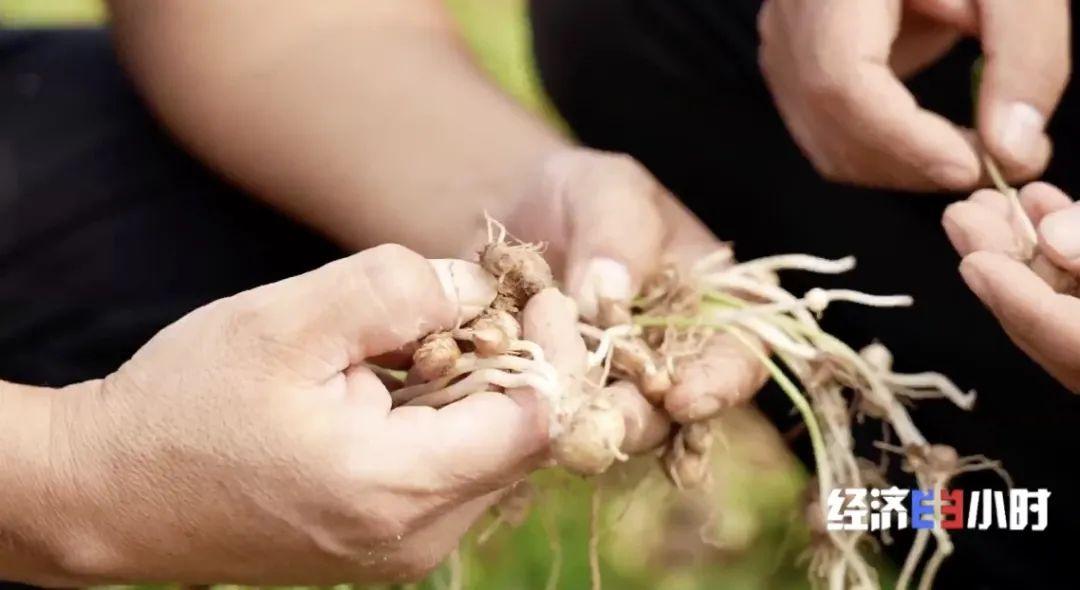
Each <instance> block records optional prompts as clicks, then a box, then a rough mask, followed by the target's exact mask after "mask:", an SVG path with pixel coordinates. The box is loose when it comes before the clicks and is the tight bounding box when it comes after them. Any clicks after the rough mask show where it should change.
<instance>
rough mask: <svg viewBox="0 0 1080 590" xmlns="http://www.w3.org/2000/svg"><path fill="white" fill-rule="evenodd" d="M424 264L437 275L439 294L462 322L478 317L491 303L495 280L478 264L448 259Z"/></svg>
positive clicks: (496, 287)
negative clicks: (455, 306) (454, 308)
mask: <svg viewBox="0 0 1080 590" xmlns="http://www.w3.org/2000/svg"><path fill="white" fill-rule="evenodd" d="M428 262H430V263H431V266H432V267H434V268H435V274H437V275H438V276H439V284H440V285H441V286H442V290H443V294H444V295H446V298H447V299H449V300H450V301H452V302H454V303H455V304H456V305H457V307H458V310H459V313H460V314H461V320H462V321H468V320H471V319H473V318H475V317H476V316H478V315H480V313H481V312H483V311H484V310H485V309H487V307H488V306H489V305H491V302H492V301H494V300H495V296H496V295H497V294H498V289H499V284H498V281H496V280H495V277H493V276H491V273H489V272H487V271H486V270H484V269H483V267H481V266H480V265H479V264H475V263H473V262H466V261H464V260H455V259H452V258H443V259H437V260H429V261H428Z"/></svg>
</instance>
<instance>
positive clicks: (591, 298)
mask: <svg viewBox="0 0 1080 590" xmlns="http://www.w3.org/2000/svg"><path fill="white" fill-rule="evenodd" d="M631 283H632V281H631V279H630V270H629V269H628V268H626V265H625V264H623V263H621V262H619V261H618V260H614V259H612V258H604V257H598V258H593V259H591V260H589V262H588V263H587V264H586V265H585V270H584V271H583V272H582V273H581V282H580V283H579V287H578V292H577V298H576V299H577V303H578V306H579V307H580V308H581V309H580V311H581V315H582V316H584V317H586V318H595V317H596V314H597V312H598V311H599V304H600V300H601V299H614V300H616V301H628V300H629V299H630V298H631V297H633V295H634V293H633V287H632V286H631Z"/></svg>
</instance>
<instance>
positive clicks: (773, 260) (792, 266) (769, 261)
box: [725, 254, 855, 275]
mask: <svg viewBox="0 0 1080 590" xmlns="http://www.w3.org/2000/svg"><path fill="white" fill-rule="evenodd" d="M853 268H855V257H854V256H845V257H843V258H840V259H838V260H830V259H828V258H820V257H818V256H811V255H809V254H780V255H777V256H765V257H763V258H758V259H756V260H748V261H746V262H742V263H739V264H736V265H734V266H732V267H730V268H728V269H727V270H726V271H725V272H731V273H738V274H756V273H760V272H776V271H781V270H803V271H807V272H814V273H818V274H825V275H837V274H842V273H845V272H848V271H849V270H851V269H853Z"/></svg>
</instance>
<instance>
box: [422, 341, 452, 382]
mask: <svg viewBox="0 0 1080 590" xmlns="http://www.w3.org/2000/svg"><path fill="white" fill-rule="evenodd" d="M459 358H461V349H460V348H458V345H457V342H455V341H454V338H453V337H452V336H451V335H450V334H449V333H447V332H438V333H436V334H431V335H429V336H427V337H426V338H424V340H423V341H422V342H421V344H420V347H419V348H417V349H416V352H414V353H413V372H414V374H415V375H416V376H417V377H419V378H420V380H422V381H434V380H436V379H439V378H440V377H443V376H444V375H446V374H447V373H449V372H450V371H451V370H452V369H453V368H454V364H455V363H457V361H458V359H459Z"/></svg>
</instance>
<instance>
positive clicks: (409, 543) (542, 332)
mask: <svg viewBox="0 0 1080 590" xmlns="http://www.w3.org/2000/svg"><path fill="white" fill-rule="evenodd" d="M456 264H464V263H456ZM442 276H443V277H451V276H452V280H453V282H454V288H453V289H448V288H446V286H445V285H444V283H445V282H446V281H447V280H451V279H450V278H444V279H442V280H441V279H440V276H439V275H438V274H437V272H436V270H435V269H434V268H433V266H432V264H431V263H429V261H427V260H425V259H424V258H422V257H420V256H419V255H417V254H414V253H412V252H410V251H408V250H406V249H404V248H402V247H400V246H383V247H379V248H375V249H372V250H368V251H365V252H362V253H360V254H357V255H355V256H352V257H350V258H347V259H344V260H341V261H338V262H335V263H332V264H329V265H327V266H325V267H323V268H320V269H318V270H315V271H313V272H310V273H308V274H305V275H302V276H298V277H295V278H291V279H288V280H285V281H282V282H279V283H275V284H272V285H268V286H265V287H260V288H258V289H254V290H252V291H249V292H245V293H241V294H239V295H236V296H234V297H230V298H228V299H223V300H220V301H217V302H215V303H212V304H210V305H208V306H206V307H203V308H201V309H199V310H196V311H194V312H192V313H191V314H189V315H188V316H186V317H184V318H182V319H181V320H179V321H177V322H176V323H174V324H173V325H171V326H169V327H168V328H166V329H164V330H163V331H162V332H161V333H159V334H158V335H157V336H156V337H154V338H153V339H152V340H151V341H150V342H149V343H148V344H146V346H144V347H143V348H142V349H141V350H140V351H139V352H138V353H137V354H136V355H135V356H134V357H133V358H132V359H131V360H130V361H129V362H128V363H126V364H125V365H124V366H123V367H122V368H121V369H119V370H118V371H117V372H116V373H115V374H113V375H111V376H109V377H108V378H106V379H105V380H103V381H100V382H92V383H87V384H84V385H83V386H81V388H82V389H83V390H82V391H72V392H65V395H63V396H57V398H56V400H55V402H54V403H55V404H56V408H55V411H54V412H53V416H54V417H53V421H52V424H53V427H52V428H51V432H52V440H51V441H50V444H49V445H40V446H41V448H42V451H41V452H42V453H48V454H49V457H48V463H49V465H51V466H53V467H54V472H55V478H54V485H52V486H50V489H51V490H52V491H53V492H54V494H53V497H52V498H51V499H50V500H49V502H50V506H49V508H50V509H49V510H48V512H47V514H49V516H48V517H47V518H46V517H45V516H43V515H42V514H39V515H38V517H35V518H30V517H29V516H28V517H27V518H30V520H31V521H32V522H31V523H30V526H37V527H43V526H44V523H46V522H54V521H56V522H59V523H60V526H59V527H58V528H57V529H56V531H54V532H56V533H57V534H55V535H53V539H52V541H53V542H55V543H56V544H57V545H56V547H55V552H54V554H55V555H58V556H60V557H58V560H59V561H60V569H61V573H60V574H59V575H58V576H55V577H52V578H48V579H42V578H39V580H40V581H42V582H45V583H67V584H71V583H78V584H87V583H102V582H123V581H140V582H145V581H151V580H163V581H164V580H169V581H181V582H190V583H210V582H225V581H234V582H247V583H272V584H278V585H280V584H291V583H308V584H310V583H336V582H343V581H350V582H353V581H355V582H363V581H373V580H377V581H393V580H400V579H415V578H419V577H421V576H423V575H424V574H425V573H426V572H427V571H429V570H430V569H431V568H433V567H434V566H436V565H437V564H438V563H439V562H440V561H441V560H442V559H443V558H444V557H445V555H446V554H447V553H449V552H450V551H451V550H452V549H453V548H454V547H456V546H457V544H458V542H459V539H460V536H461V535H462V534H463V533H464V532H465V531H466V530H467V529H468V528H469V526H470V525H471V524H472V523H473V521H474V520H475V519H476V518H478V517H479V516H480V515H481V514H482V513H483V512H484V511H485V510H486V509H487V508H488V507H489V506H490V505H491V504H492V503H494V502H495V501H496V500H498V498H499V497H500V494H501V492H500V491H501V490H503V489H504V488H506V487H507V486H509V485H511V484H513V483H515V482H516V481H518V480H520V479H521V478H523V477H525V476H526V475H527V474H528V473H529V472H530V471H531V470H532V469H534V468H535V467H537V466H538V465H539V464H540V463H541V462H542V461H543V460H544V455H545V452H546V449H547V445H548V435H547V418H546V414H545V410H544V408H542V407H541V405H540V404H539V402H537V401H536V400H537V398H536V397H535V396H534V395H532V394H531V393H530V392H528V391H524V392H518V393H515V394H514V395H509V396H508V395H502V394H478V395H473V396H471V397H469V398H467V399H464V400H461V401H459V402H457V403H455V404H452V405H450V406H447V407H445V408H442V409H440V410H435V409H431V408H424V407H401V408H397V409H393V410H392V409H391V401H390V396H389V394H388V392H387V390H386V388H385V387H384V386H383V384H382V382H380V380H379V379H378V378H377V377H376V376H375V374H373V373H372V371H371V370H369V369H368V368H366V366H365V364H364V361H365V359H369V358H371V357H374V356H377V355H381V354H383V353H387V352H390V351H395V350H397V349H399V348H400V347H402V346H403V345H405V344H406V343H409V342H412V341H414V340H416V339H418V338H419V337H421V336H423V335H424V334H426V333H429V332H431V331H434V330H437V329H445V328H448V327H451V326H452V325H453V324H454V322H455V320H456V319H457V317H458V315H459V312H468V310H467V309H465V308H464V307H462V308H461V309H459V305H458V302H456V301H453V300H451V297H455V296H454V295H452V294H451V295H449V296H448V295H447V294H445V293H447V292H450V293H478V294H479V295H480V296H481V298H484V297H486V301H485V302H481V303H480V308H482V307H483V306H485V305H486V304H487V302H490V300H491V299H492V298H493V297H494V289H493V286H492V285H491V284H490V283H483V282H482V281H477V283H476V284H470V283H469V281H468V276H467V273H462V272H454V273H444V274H443V275H442ZM463 299H464V297H463ZM470 299H471V298H470ZM536 299H537V300H538V301H537V305H540V306H547V307H548V308H552V307H553V306H554V307H555V308H558V306H560V305H561V306H562V307H561V309H565V308H566V306H567V305H568V304H567V303H566V301H565V299H563V298H561V296H559V297H557V298H553V297H550V296H549V297H543V298H536ZM473 311H474V312H477V311H479V308H476V309H474V310H473ZM527 313H533V314H539V315H542V316H545V317H549V318H550V319H549V320H548V321H546V322H544V323H542V324H538V325H533V326H531V327H530V330H531V332H530V333H526V334H525V337H527V338H534V339H536V340H538V341H542V342H543V341H553V340H558V338H559V337H558V336H553V335H552V333H555V334H558V333H559V332H560V331H562V332H568V333H570V334H572V335H573V336H574V337H576V335H577V332H576V324H575V318H574V317H573V314H571V315H570V316H567V315H566V314H565V313H564V314H559V313H554V312H552V311H551V309H547V310H545V309H529V310H527ZM547 352H548V353H549V357H550V359H551V360H552V361H553V362H555V363H556V364H559V363H560V362H563V363H565V362H567V360H569V361H571V362H574V361H576V360H577V359H574V358H568V357H567V354H566V352H565V351H559V350H550V349H549V350H548V351H547ZM477 424H482V425H483V427H482V428H477V427H476V426H477ZM46 449H48V450H46ZM35 523H36V524H35Z"/></svg>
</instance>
